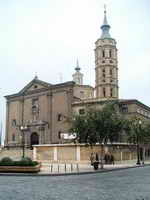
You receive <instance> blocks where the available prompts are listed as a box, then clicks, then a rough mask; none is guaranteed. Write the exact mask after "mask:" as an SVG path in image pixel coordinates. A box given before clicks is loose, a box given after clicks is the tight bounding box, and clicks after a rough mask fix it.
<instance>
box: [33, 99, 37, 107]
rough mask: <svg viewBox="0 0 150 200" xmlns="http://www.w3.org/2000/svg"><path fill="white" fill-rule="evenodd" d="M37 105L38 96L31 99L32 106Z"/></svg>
mask: <svg viewBox="0 0 150 200" xmlns="http://www.w3.org/2000/svg"><path fill="white" fill-rule="evenodd" d="M34 105H38V98H35V99H32V106H34Z"/></svg>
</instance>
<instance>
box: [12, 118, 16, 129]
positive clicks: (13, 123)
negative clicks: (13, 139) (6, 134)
mask: <svg viewBox="0 0 150 200" xmlns="http://www.w3.org/2000/svg"><path fill="white" fill-rule="evenodd" d="M16 125H17V123H16V119H13V120H12V127H16Z"/></svg>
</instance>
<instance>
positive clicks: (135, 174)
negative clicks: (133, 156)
mask: <svg viewBox="0 0 150 200" xmlns="http://www.w3.org/2000/svg"><path fill="white" fill-rule="evenodd" d="M149 174H150V167H148V166H147V167H141V168H132V169H126V170H121V171H112V172H107V173H99V174H89V175H78V176H57V177H52V176H42V177H39V176H37V177H34V176H28V177H26V176H24V177H23V176H22V177H19V176H16V177H15V176H1V177H0V200H150V175H149Z"/></svg>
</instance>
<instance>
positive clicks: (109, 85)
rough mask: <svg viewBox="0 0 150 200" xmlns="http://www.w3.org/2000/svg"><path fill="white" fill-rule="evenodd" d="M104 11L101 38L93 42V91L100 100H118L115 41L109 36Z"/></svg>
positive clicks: (108, 27)
mask: <svg viewBox="0 0 150 200" xmlns="http://www.w3.org/2000/svg"><path fill="white" fill-rule="evenodd" d="M109 29H110V25H109V24H108V22H107V16H106V9H105V10H104V21H103V25H102V26H101V30H102V34H101V37H100V38H99V39H98V40H97V41H96V42H95V46H96V47H95V89H96V97H97V98H99V99H102V100H105V99H118V67H117V64H118V60H117V48H116V41H115V39H113V38H112V37H111V36H110V33H109Z"/></svg>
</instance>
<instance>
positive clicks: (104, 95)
mask: <svg viewBox="0 0 150 200" xmlns="http://www.w3.org/2000/svg"><path fill="white" fill-rule="evenodd" d="M103 97H106V90H105V88H103Z"/></svg>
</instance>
